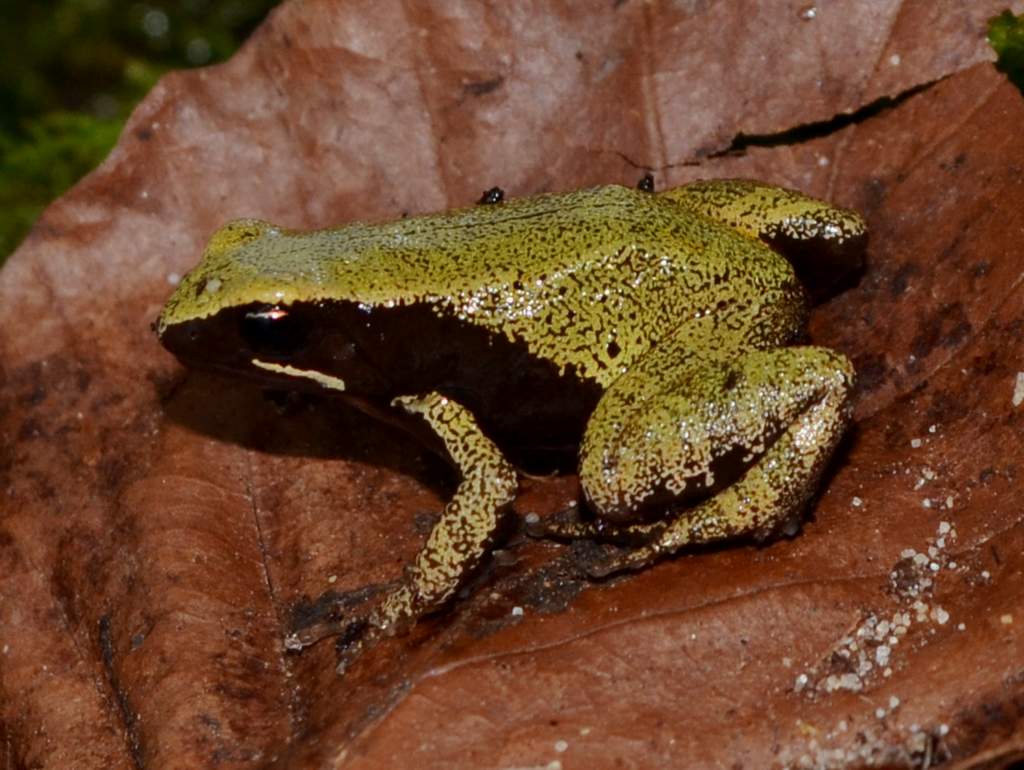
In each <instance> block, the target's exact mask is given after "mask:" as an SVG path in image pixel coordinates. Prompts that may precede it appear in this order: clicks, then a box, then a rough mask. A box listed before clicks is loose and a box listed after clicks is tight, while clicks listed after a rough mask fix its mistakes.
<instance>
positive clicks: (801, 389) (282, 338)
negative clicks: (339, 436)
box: [155, 177, 867, 671]
mask: <svg viewBox="0 0 1024 770" xmlns="http://www.w3.org/2000/svg"><path fill="white" fill-rule="evenodd" d="M866 237H867V228H866V225H865V222H864V220H863V218H862V217H861V216H860V215H858V214H857V213H856V212H855V211H852V210H850V209H846V208H842V207H839V206H835V205H832V204H830V203H827V202H825V201H822V200H819V199H816V198H813V197H810V196H807V195H805V194H803V193H801V192H798V191H796V190H792V189H788V188H784V187H778V186H774V185H770V184H767V183H764V182H760V181H755V180H743V179H712V180H701V181H696V182H691V183H688V184H684V185H681V186H678V187H673V188H669V189H665V190H662V191H655V190H654V189H653V184H652V183H651V180H649V179H647V178H646V177H645V179H644V180H642V182H641V184H640V185H638V186H637V187H635V188H631V187H627V186H620V185H604V186H599V187H593V188H588V189H582V190H577V191H573V192H565V193H546V194H540V195H534V196H528V197H521V198H507V197H506V196H505V194H504V191H502V190H500V188H493V189H492V190H489V191H488V192H487V193H485V195H484V197H483V198H481V200H480V203H479V204H478V205H475V206H470V207H466V208H461V209H456V210H452V211H448V212H443V213H433V214H425V215H418V216H412V217H406V218H402V219H398V220H395V221H390V222H383V223H380V222H378V223H372V222H371V223H366V222H355V223H347V224H343V225H341V226H337V227H333V228H329V229H320V230H313V231H299V230H291V229H287V228H284V227H280V226H277V225H274V224H271V223H269V222H266V221H263V220H259V219H240V220H234V221H231V222H229V223H227V224H225V225H224V226H223V227H221V228H220V229H219V230H217V231H216V232H215V233H214V234H213V235H212V237H211V238H210V239H209V242H208V243H207V245H206V248H205V250H204V252H203V255H202V258H201V261H200V262H199V263H198V265H197V266H196V267H195V268H194V269H193V270H191V271H190V272H189V273H188V274H187V275H186V276H185V277H184V278H183V279H182V280H181V282H180V284H179V285H178V287H177V288H176V290H175V291H174V292H173V294H172V296H171V297H170V298H169V299H168V300H167V302H166V304H165V306H164V308H163V310H162V312H161V314H160V316H159V318H158V320H157V321H156V323H155V330H156V333H157V335H158V337H159V340H160V342H161V343H162V344H163V345H164V346H165V347H166V348H167V349H168V350H169V351H170V352H171V353H173V354H174V355H175V356H177V358H178V359H180V361H181V362H182V363H184V364H185V365H187V366H196V367H201V368H206V369H212V370H217V371H221V372H224V373H227V374H229V375H240V376H245V377H247V378H249V379H252V380H254V381H257V382H259V383H262V384H264V385H266V386H267V387H270V388H276V389H281V388H284V389H290V390H297V391H307V392H314V393H321V394H328V395H331V396H337V397H338V399H340V400H342V401H346V402H348V403H349V404H350V405H352V406H354V407H356V408H357V409H360V410H362V411H364V412H366V413H368V414H370V415H372V416H374V417H376V418H379V419H382V420H387V421H391V422H397V423H399V424H401V425H402V426H403V427H406V428H407V429H408V430H410V431H411V432H412V433H414V434H415V435H416V436H417V437H418V438H419V439H420V440H422V441H423V442H424V443H425V444H426V445H427V446H429V447H431V448H432V449H434V450H436V451H437V452H438V453H439V454H441V455H442V456H443V457H445V458H446V459H447V460H449V461H450V463H451V464H452V465H453V466H454V469H455V471H456V473H457V475H458V479H459V480H458V484H457V487H456V488H455V491H454V493H453V494H452V496H451V497H450V499H449V500H448V501H447V502H446V504H445V505H444V507H443V510H442V511H441V514H440V517H439V518H438V519H437V521H436V523H435V524H434V525H433V528H432V529H431V531H430V533H429V534H428V535H427V537H426V539H425V542H424V543H423V545H422V547H421V548H420V550H419V552H418V554H417V556H416V557H415V559H414V560H413V561H412V563H411V564H409V565H407V567H406V569H405V570H404V572H403V573H402V577H401V578H400V579H398V580H397V581H396V582H395V583H394V584H392V585H391V586H390V587H388V588H387V590H386V591H385V592H384V593H383V595H382V596H381V597H380V598H379V599H378V600H377V601H376V602H375V604H374V606H373V608H372V609H371V610H369V611H367V612H366V613H365V614H364V616H363V617H362V618H360V619H359V621H358V623H357V622H356V621H352V623H351V624H350V625H349V626H348V628H349V632H348V638H347V639H346V648H347V649H348V650H349V652H348V653H347V654H346V657H345V659H344V660H343V661H342V663H340V664H339V671H343V670H344V668H345V667H346V666H347V665H348V664H349V663H351V661H352V660H354V659H355V657H357V656H358V655H359V654H360V653H361V651H362V650H364V649H367V648H368V647H369V646H372V645H373V644H374V643H375V642H376V641H379V640H380V639H381V638H384V637H387V636H393V635H395V634H399V633H404V632H405V631H407V630H408V629H409V628H410V627H411V626H412V625H413V624H415V623H416V622H417V621H418V620H420V619H421V618H422V617H423V616H424V615H427V614H430V613H434V612H436V611H438V610H440V609H441V608H443V607H444V606H445V605H446V604H448V603H449V602H450V601H451V600H452V598H453V596H455V594H456V592H457V591H458V589H459V588H460V586H462V585H463V584H464V582H465V581H466V579H467V576H468V575H470V574H472V573H473V572H474V571H475V570H477V569H478V568H479V567H480V565H481V564H482V562H483V561H484V559H485V558H486V556H487V555H488V553H490V552H491V550H493V548H494V545H495V539H496V537H497V535H498V532H499V524H500V522H501V520H502V518H503V517H504V516H505V515H506V513H507V512H508V511H509V510H510V507H511V505H512V503H513V501H514V499H515V497H516V493H517V489H518V483H519V479H520V474H521V473H522V472H527V473H530V472H533V473H537V472H545V471H544V469H545V468H556V469H557V468H559V467H563V468H564V467H565V466H564V463H565V462H566V458H568V463H569V466H568V467H570V468H571V467H572V465H575V467H576V472H577V473H578V479H579V489H580V495H581V498H582V506H581V508H582V510H584V511H586V512H587V515H585V516H570V517H558V516H555V517H549V518H548V519H547V520H542V521H539V522H537V521H533V522H531V524H530V525H529V526H528V530H529V534H531V535H534V536H536V537H546V538H553V539H561V540H566V539H568V540H590V541H593V542H608V543H617V544H619V546H620V547H616V548H615V549H614V552H613V555H612V556H609V557H607V558H604V559H602V560H597V561H595V562H593V563H592V564H590V565H589V567H588V569H587V571H588V572H589V573H590V574H591V576H593V577H595V578H601V577H605V576H608V575H612V574H616V573H619V572H623V571H626V570H637V569H642V568H645V567H648V566H650V565H652V564H654V563H655V562H656V561H658V560H660V559H662V558H663V557H666V556H671V555H674V554H677V553H679V552H680V551H683V550H684V549H686V548H688V547H692V546H698V545H702V544H707V543H716V542H718V541H723V540H731V539H736V538H744V537H747V538H754V539H755V540H764V539H766V538H770V537H772V536H773V535H775V534H777V533H779V532H782V531H785V530H786V528H787V527H790V526H791V525H792V523H793V522H794V521H799V519H800V517H801V516H802V514H803V512H804V510H805V508H806V506H807V505H808V503H809V501H810V500H811V499H812V497H813V496H814V495H815V493H816V491H817V488H818V486H819V484H820V480H821V477H822V474H823V471H824V469H825V467H826V465H827V464H828V462H829V460H830V458H831V457H832V455H833V453H834V451H835V448H836V446H837V444H838V442H839V440H840V438H841V437H842V435H843V433H844V431H845V430H846V428H847V426H848V425H849V422H850V419H851V400H852V393H853V388H854V380H855V372H854V368H853V365H852V364H851V362H850V360H849V359H848V358H847V357H846V356H844V355H843V354H842V353H840V352H838V351H834V350H831V349H829V348H826V347H821V346H815V345H812V344H809V341H808V339H807V333H806V327H807V319H808V313H809V307H810V304H811V296H812V295H811V294H809V292H808V290H807V289H806V288H805V285H804V282H803V281H802V280H801V276H800V274H801V273H807V274H811V275H815V274H816V275H818V276H819V277H821V276H825V277H826V278H828V277H830V276H837V275H843V274H850V273H851V271H852V272H856V270H857V268H858V266H859V265H860V263H861V261H862V259H863V254H864V249H865V244H866ZM826 283H828V281H826ZM560 463H562V464H563V465H561V466H560V465H559V464H560ZM622 544H627V545H625V546H622ZM297 639H299V637H298V636H293V637H290V642H289V646H291V647H293V648H295V649H298V648H301V647H302V646H303V644H304V642H303V641H301V640H299V641H296V640H297Z"/></svg>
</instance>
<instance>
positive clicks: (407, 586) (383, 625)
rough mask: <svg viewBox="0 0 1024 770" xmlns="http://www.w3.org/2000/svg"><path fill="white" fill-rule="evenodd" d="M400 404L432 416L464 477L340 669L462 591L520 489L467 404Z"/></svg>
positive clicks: (412, 399)
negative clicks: (409, 564)
mask: <svg viewBox="0 0 1024 770" xmlns="http://www.w3.org/2000/svg"><path fill="white" fill-rule="evenodd" d="M394 404H395V405H396V406H400V407H401V408H403V409H404V410H405V411H407V412H409V413H410V414H416V415H418V416H420V417H422V418H423V419H424V420H425V421H426V423H427V425H429V427H430V428H431V429H432V430H433V431H434V432H435V433H436V434H437V435H438V436H439V437H440V438H441V440H442V441H443V443H444V446H445V449H446V450H447V452H448V455H449V456H450V457H451V459H452V461H453V463H454V464H455V466H456V467H457V468H458V470H459V472H460V473H461V475H462V481H461V483H460V484H459V487H458V489H456V491H455V494H454V495H453V496H452V499H451V500H449V501H448V504H447V505H446V506H445V507H444V511H443V512H442V513H441V518H440V520H439V521H438V522H437V524H435V525H434V528H433V530H431V532H430V535H429V536H428V537H427V541H426V543H425V544H424V545H423V548H422V549H421V550H420V552H419V554H418V555H417V557H416V560H415V561H414V562H413V564H412V565H411V566H410V567H409V568H408V569H407V570H406V575H405V578H404V579H403V580H402V582H401V583H400V584H399V585H398V586H397V587H396V588H394V589H392V590H391V591H390V593H388V594H387V596H385V597H384V599H383V601H382V602H381V603H380V604H379V605H378V607H377V609H376V610H375V611H374V612H373V613H372V614H371V616H370V618H369V623H368V624H367V627H366V631H365V633H364V635H363V636H362V638H361V639H359V640H358V641H357V642H354V643H353V644H351V645H349V647H348V648H347V649H346V653H345V658H344V660H343V661H342V663H341V664H340V665H339V670H340V671H343V670H344V667H345V665H346V664H347V663H348V662H350V661H351V660H352V659H353V658H354V657H355V656H356V655H358V653H359V651H360V650H361V649H363V648H365V647H366V646H367V645H368V644H370V643H372V641H373V640H374V639H375V638H378V637H380V636H382V635H394V634H396V633H400V632H402V631H404V630H406V629H407V628H408V627H409V626H411V625H412V624H413V623H415V622H416V620H417V619H419V618H420V617H421V616H422V615H424V614H426V613H428V612H431V611H433V610H436V609H438V608H439V607H440V606H441V605H442V604H444V602H445V601H446V600H447V599H449V598H450V597H451V596H452V594H453V593H455V590H456V589H457V588H458V586H459V584H460V583H461V582H462V579H463V578H464V577H465V576H466V575H467V574H468V573H469V572H470V571H471V570H472V569H473V568H474V567H476V565H478V564H479V563H480V560H481V559H482V557H483V556H484V554H485V553H486V551H487V547H488V545H489V542H490V540H491V538H492V537H493V536H494V535H495V532H496V531H497V529H498V524H499V514H500V513H501V511H502V510H503V509H504V508H505V506H507V505H508V504H509V503H511V502H512V500H513V498H514V497H515V493H516V487H517V478H516V472H515V469H514V468H513V467H512V466H511V465H510V464H509V463H508V462H507V461H506V460H505V458H504V457H503V456H502V454H501V452H500V451H499V450H498V448H497V447H496V446H495V445H494V444H493V443H492V442H491V441H490V440H489V439H488V438H486V437H485V436H484V435H483V433H481V431H480V429H479V427H478V426H477V424H476V421H475V420H474V419H473V415H472V414H470V412H469V411H468V410H467V409H466V408H465V407H463V406H462V405H461V404H458V403H457V402H455V401H452V400H451V399H449V398H446V397H445V396H442V395H440V394H438V393H429V394H427V395H425V396H404V397H401V398H397V399H395V401H394Z"/></svg>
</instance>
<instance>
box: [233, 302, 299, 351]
mask: <svg viewBox="0 0 1024 770" xmlns="http://www.w3.org/2000/svg"><path fill="white" fill-rule="evenodd" d="M308 337H309V330H308V328H307V326H306V324H305V323H304V322H303V321H302V319H301V318H299V317H297V316H296V315H295V314H294V313H290V312H289V311H288V310H287V308H283V307H280V306H278V305H270V306H268V307H264V308H260V309H258V310H250V311H249V312H248V313H246V314H245V316H244V317H243V318H242V339H243V340H244V341H245V344H246V345H248V346H249V348H250V349H251V350H252V352H253V353H255V354H257V355H260V356H268V357H274V358H288V357H289V356H294V355H295V354H296V353H299V352H300V351H301V350H302V349H303V348H304V347H305V345H306V340H307V339H308Z"/></svg>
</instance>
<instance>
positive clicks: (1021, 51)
mask: <svg viewBox="0 0 1024 770" xmlns="http://www.w3.org/2000/svg"><path fill="white" fill-rule="evenodd" d="M988 42H989V44H990V45H991V46H992V48H993V49H994V50H995V52H996V55H997V56H998V57H999V59H998V61H997V62H996V67H998V68H999V71H1000V72H1003V73H1005V74H1006V76H1007V77H1008V78H1009V79H1010V80H1011V81H1012V82H1013V84H1014V85H1015V86H1017V88H1018V89H1020V90H1021V91H1024V17H1021V16H1014V15H1013V14H1012V13H1010V12H1009V11H1003V12H1002V13H1001V14H999V15H998V16H996V17H994V18H992V19H991V20H990V21H989V25H988Z"/></svg>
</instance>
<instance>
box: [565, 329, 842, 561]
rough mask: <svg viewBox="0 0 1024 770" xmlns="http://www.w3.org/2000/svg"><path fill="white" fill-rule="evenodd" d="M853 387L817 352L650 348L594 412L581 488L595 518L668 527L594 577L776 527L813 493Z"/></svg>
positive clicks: (833, 359) (825, 353)
mask: <svg viewBox="0 0 1024 770" xmlns="http://www.w3.org/2000/svg"><path fill="white" fill-rule="evenodd" d="M725 347H726V349H728V346H725ZM852 383H853V369H852V367H851V365H850V363H849V361H847V359H846V358H845V357H843V356H842V355H840V354H838V353H836V352H834V351H831V350H827V349H825V348H819V347H790V348H776V349H767V350H750V349H747V350H745V351H743V350H741V351H740V352H739V354H738V355H736V356H734V357H724V356H721V357H719V356H716V355H706V354H704V355H702V354H692V355H690V356H689V357H686V354H685V353H682V352H679V351H674V350H673V346H672V345H666V346H664V347H661V348H656V349H654V350H652V351H651V352H650V353H649V354H648V355H647V356H646V357H645V358H644V360H643V361H641V362H640V364H639V366H638V367H637V368H636V369H634V370H632V371H630V372H629V373H628V374H626V375H624V376H623V377H622V378H620V380H618V381H617V382H616V383H615V384H614V385H613V386H612V387H611V388H610V389H609V390H608V391H607V392H606V393H605V395H604V397H603V398H602V400H601V401H600V403H599V404H598V406H597V408H596V410H595V411H594V414H593V416H592V417H591V420H590V422H589V424H588V427H587V431H586V434H585V436H584V440H583V445H582V447H581V455H580V482H581V486H582V487H583V491H584V494H585V496H586V498H587V501H588V503H589V505H590V507H591V508H592V509H593V510H594V511H595V513H596V514H597V515H598V516H599V517H603V518H605V519H610V520H611V521H613V522H621V521H624V520H625V519H626V518H627V517H629V516H630V515H633V514H634V513H636V512H638V511H648V512H654V513H659V512H660V515H662V516H666V517H667V525H666V526H664V527H663V528H662V529H660V530H659V531H657V532H656V533H655V534H654V538H653V539H652V540H651V541H650V542H649V543H647V544H645V545H642V546H640V547H638V548H635V549H633V550H631V551H625V552H622V553H621V554H619V555H618V556H616V557H614V558H612V559H611V560H608V561H605V562H603V563H600V564H596V565H588V567H587V568H588V571H590V572H591V574H594V575H598V576H600V575H606V574H610V573H613V572H617V571H620V570H624V569H636V568H639V567H642V566H645V565H647V564H650V563H651V562H652V561H653V560H655V559H657V558H658V557H659V556H662V555H665V554H670V553H673V552H675V551H676V550H678V549H679V548H681V547H683V546H685V545H689V544H697V543H707V542H711V541H716V540H721V539H724V538H730V537H735V536H740V535H750V536H754V537H765V536H767V535H769V534H771V533H773V532H774V531H776V530H778V529H779V528H781V527H782V526H783V525H784V524H785V523H786V522H787V521H788V520H789V519H790V518H791V517H793V516H795V515H798V514H799V513H800V512H801V510H802V508H803V507H804V505H805V504H806V503H807V501H808V500H809V499H810V497H811V496H812V494H813V493H814V490H815V487H816V485H817V482H818V480H819V478H820V476H821V473H822V470H823V468H824V466H825V464H826V462H827V460H828V458H829V456H830V455H831V454H832V450H833V449H834V448H835V446H836V443H837V442H838V440H839V438H840V436H841V435H842V432H843V429H844V428H845V426H846V425H847V423H848V420H849V395H850V391H851V388H852ZM708 495H711V496H710V497H708V499H705V500H704V501H703V502H697V501H698V500H700V498H701V497H707V496H708Z"/></svg>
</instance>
